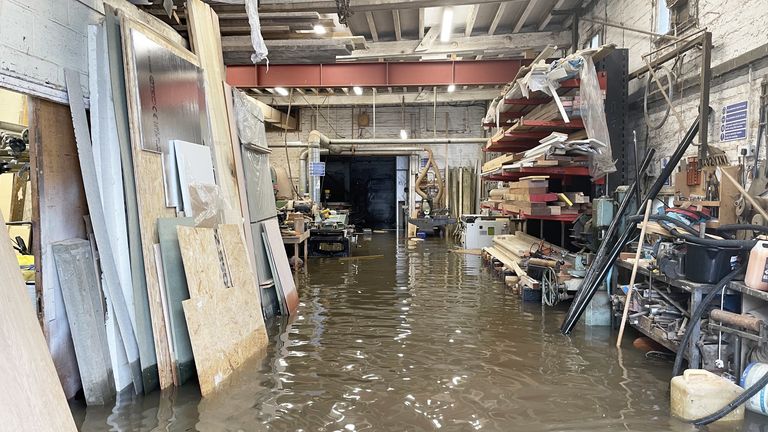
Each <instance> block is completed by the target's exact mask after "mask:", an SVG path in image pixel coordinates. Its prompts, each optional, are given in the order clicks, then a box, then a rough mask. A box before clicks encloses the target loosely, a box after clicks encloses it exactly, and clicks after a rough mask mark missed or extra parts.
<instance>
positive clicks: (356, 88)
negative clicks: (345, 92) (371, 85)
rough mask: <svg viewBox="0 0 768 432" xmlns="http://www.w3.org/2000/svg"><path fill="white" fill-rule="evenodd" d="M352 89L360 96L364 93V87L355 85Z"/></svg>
mask: <svg viewBox="0 0 768 432" xmlns="http://www.w3.org/2000/svg"><path fill="white" fill-rule="evenodd" d="M352 90H354V91H355V94H356V95H358V96H360V95H362V94H363V89H362V88H360V87H358V86H354V87H352Z"/></svg>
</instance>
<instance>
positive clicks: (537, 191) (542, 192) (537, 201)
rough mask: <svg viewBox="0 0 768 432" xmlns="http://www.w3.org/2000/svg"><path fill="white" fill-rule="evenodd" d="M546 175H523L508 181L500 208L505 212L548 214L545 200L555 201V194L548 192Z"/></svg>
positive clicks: (534, 214)
mask: <svg viewBox="0 0 768 432" xmlns="http://www.w3.org/2000/svg"><path fill="white" fill-rule="evenodd" d="M547 178H548V177H547V176H531V177H523V178H521V179H520V181H516V182H510V183H509V188H508V189H507V193H505V194H504V202H503V203H502V205H501V208H502V209H503V210H504V211H505V212H507V213H516V214H524V215H531V216H545V215H549V214H550V212H549V208H548V207H547V202H549V201H556V200H557V195H556V194H552V193H549V192H548V188H549V181H548V180H547Z"/></svg>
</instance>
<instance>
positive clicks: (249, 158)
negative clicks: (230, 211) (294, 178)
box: [242, 147, 277, 222]
mask: <svg viewBox="0 0 768 432" xmlns="http://www.w3.org/2000/svg"><path fill="white" fill-rule="evenodd" d="M242 150H243V168H244V169H245V190H246V193H247V194H248V211H249V212H250V214H251V220H250V222H260V221H263V220H266V219H269V218H271V217H274V216H275V215H277V208H276V207H275V189H274V187H273V186H272V173H271V171H270V169H269V155H268V154H263V153H257V152H255V151H252V150H248V149H247V148H245V147H243V149H242Z"/></svg>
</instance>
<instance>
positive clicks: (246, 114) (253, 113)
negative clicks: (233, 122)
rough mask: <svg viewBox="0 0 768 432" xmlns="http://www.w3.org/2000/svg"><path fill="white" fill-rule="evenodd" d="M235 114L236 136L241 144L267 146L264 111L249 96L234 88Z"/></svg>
mask: <svg viewBox="0 0 768 432" xmlns="http://www.w3.org/2000/svg"><path fill="white" fill-rule="evenodd" d="M232 93H233V95H234V99H235V101H234V102H235V115H236V117H237V136H238V138H240V142H241V143H243V144H251V145H254V146H258V147H262V148H265V149H266V148H268V146H267V133H266V131H265V129H264V113H263V112H262V111H261V108H260V107H259V105H258V104H257V103H256V101H255V100H253V99H252V98H251V97H249V96H248V95H246V94H245V93H243V92H241V91H239V90H235V91H233V92H232Z"/></svg>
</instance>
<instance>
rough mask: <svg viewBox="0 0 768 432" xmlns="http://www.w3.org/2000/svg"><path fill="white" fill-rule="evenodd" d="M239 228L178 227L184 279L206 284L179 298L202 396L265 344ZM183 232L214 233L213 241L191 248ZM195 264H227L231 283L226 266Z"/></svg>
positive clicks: (198, 236) (207, 238) (193, 234)
mask: <svg viewBox="0 0 768 432" xmlns="http://www.w3.org/2000/svg"><path fill="white" fill-rule="evenodd" d="M241 229H242V228H241V227H240V226H239V225H220V226H219V228H218V233H215V232H214V230H213V229H209V228H187V227H179V228H178V230H179V243H180V245H181V248H182V256H183V258H184V268H185V270H187V280H193V279H198V280H199V281H200V283H201V285H205V286H207V287H210V289H208V290H204V291H201V292H199V293H196V292H194V291H192V289H191V286H190V293H191V298H190V299H189V300H185V301H184V302H183V307H184V315H185V317H186V321H187V326H188V329H189V335H190V340H191V341H192V350H193V351H194V354H195V366H196V368H197V377H198V382H199V383H200V391H201V393H202V395H203V396H208V395H210V394H211V393H213V392H214V391H215V390H216V389H217V388H219V386H220V385H221V384H222V383H223V382H224V381H225V380H226V379H227V377H229V375H231V374H232V372H233V371H234V370H236V369H237V368H238V367H240V366H241V365H242V364H243V363H244V362H245V361H246V360H248V359H249V358H251V357H253V356H254V355H256V354H257V353H259V352H260V351H261V350H263V348H264V347H265V346H266V344H267V333H266V329H265V326H264V319H263V316H262V312H261V304H260V300H259V294H258V290H259V287H258V286H257V285H256V278H255V276H254V275H253V271H252V269H251V267H250V265H248V262H247V259H248V258H247V255H246V254H245V243H244V238H243V234H242V232H241ZM185 237H190V238H192V239H195V240H198V239H203V240H204V241H205V242H208V241H210V239H213V241H214V247H203V248H201V249H197V250H196V252H197V253H189V252H188V251H185V249H186V248H185V242H184V241H182V239H183V238H185ZM190 244H194V243H190ZM198 244H199V243H198ZM216 244H218V245H220V248H217V247H215V246H216ZM197 266H205V267H210V268H217V267H219V266H224V267H226V273H228V274H229V275H231V276H230V281H229V282H230V283H231V284H232V286H231V287H228V286H227V285H228V284H227V283H225V281H224V273H225V272H221V271H219V272H218V274H217V272H205V273H199V272H195V271H194V269H197ZM190 270H191V271H190Z"/></svg>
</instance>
